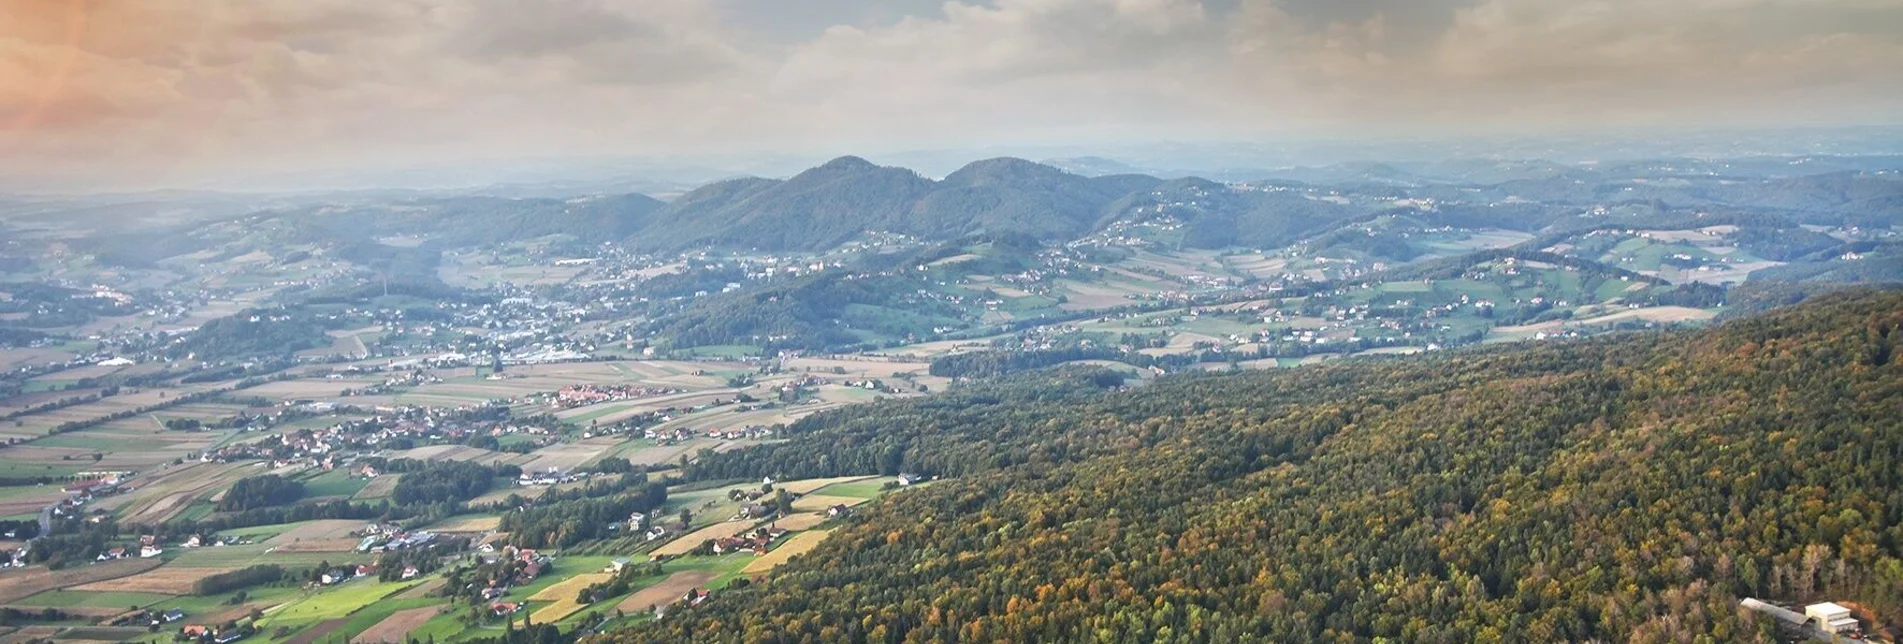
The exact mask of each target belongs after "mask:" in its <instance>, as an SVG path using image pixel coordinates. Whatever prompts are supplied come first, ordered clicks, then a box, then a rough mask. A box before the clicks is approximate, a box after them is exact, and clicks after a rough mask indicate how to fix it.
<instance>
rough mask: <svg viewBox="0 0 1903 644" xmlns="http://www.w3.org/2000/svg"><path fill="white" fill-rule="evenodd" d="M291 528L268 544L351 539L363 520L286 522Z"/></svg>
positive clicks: (277, 544) (272, 538)
mask: <svg viewBox="0 0 1903 644" xmlns="http://www.w3.org/2000/svg"><path fill="white" fill-rule="evenodd" d="M286 525H288V526H290V528H289V529H287V530H284V531H283V532H279V533H278V534H277V536H274V537H271V539H270V540H268V541H265V543H266V544H268V545H273V546H284V545H290V544H293V543H297V542H300V541H325V540H332V539H350V538H352V537H351V536H350V532H351V531H352V530H356V529H359V528H362V527H363V526H364V522H363V521H357V520H352V519H319V520H316V521H303V522H299V523H292V524H286Z"/></svg>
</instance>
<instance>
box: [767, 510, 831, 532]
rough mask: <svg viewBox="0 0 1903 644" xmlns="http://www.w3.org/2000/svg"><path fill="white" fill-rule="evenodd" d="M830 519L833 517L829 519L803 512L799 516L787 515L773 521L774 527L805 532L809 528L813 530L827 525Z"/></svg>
mask: <svg viewBox="0 0 1903 644" xmlns="http://www.w3.org/2000/svg"><path fill="white" fill-rule="evenodd" d="M828 518H831V517H828V516H826V515H824V514H821V513H818V512H801V513H799V514H792V515H787V516H784V517H780V518H778V519H775V520H774V521H773V525H775V526H778V527H781V528H785V529H787V530H794V531H798V530H805V529H807V528H811V527H813V526H816V525H819V524H821V523H825V522H826V519H828Z"/></svg>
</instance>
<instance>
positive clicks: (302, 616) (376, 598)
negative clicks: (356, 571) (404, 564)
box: [260, 579, 421, 632]
mask: <svg viewBox="0 0 1903 644" xmlns="http://www.w3.org/2000/svg"><path fill="white" fill-rule="evenodd" d="M419 583H421V582H419V581H416V580H411V581H401V582H379V581H375V580H372V579H358V580H354V581H348V582H344V583H342V584H339V585H337V586H334V587H330V588H325V589H322V590H317V591H313V592H310V593H308V594H306V595H305V596H304V597H303V598H302V599H298V600H295V601H292V602H290V603H289V604H286V605H284V606H283V607H281V608H278V609H276V610H273V611H271V612H270V614H268V615H266V616H265V618H264V619H263V620H262V621H261V622H260V626H261V627H262V628H263V629H264V630H265V631H266V632H270V631H271V630H274V629H276V628H277V627H279V626H288V627H291V628H293V629H297V628H302V627H306V626H310V625H312V624H316V623H317V622H321V621H324V620H327V619H335V618H339V617H344V616H347V615H350V614H351V613H355V612H357V611H358V610H360V609H362V608H363V607H365V606H369V605H371V604H375V603H378V602H381V601H382V600H384V598H386V597H389V596H391V595H394V594H396V593H400V592H403V591H405V590H408V589H409V588H410V587H412V586H415V585H417V584H419ZM386 603H388V602H386ZM371 623H373V624H374V623H375V622H371ZM368 626H369V625H368V624H366V625H365V627H368Z"/></svg>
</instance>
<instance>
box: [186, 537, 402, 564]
mask: <svg viewBox="0 0 1903 644" xmlns="http://www.w3.org/2000/svg"><path fill="white" fill-rule="evenodd" d="M271 549H272V546H268V545H265V544H262V543H254V544H250V545H244V546H224V547H218V548H193V549H191V550H180V551H179V554H178V555H177V556H176V557H174V558H172V563H171V564H170V565H174V566H182V567H186V568H241V567H244V566H251V565H257V564H278V565H280V566H286V567H296V568H309V567H312V566H316V565H318V564H320V563H324V562H330V563H332V564H343V563H366V564H367V563H370V562H371V560H372V559H373V557H372V556H371V555H366V554H358V553H355V552H265V551H266V550H271ZM168 552H169V551H168Z"/></svg>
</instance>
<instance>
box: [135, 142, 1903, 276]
mask: <svg viewBox="0 0 1903 644" xmlns="http://www.w3.org/2000/svg"><path fill="white" fill-rule="evenodd" d="M1054 162H1055V163H1058V164H1060V165H1049V164H1042V163H1034V162H1031V161H1026V160H1023V159H1017V158H1009V157H1001V158H994V159H986V160H982V161H977V162H973V163H970V164H967V165H966V166H964V167H963V168H960V169H958V170H956V171H954V172H952V173H950V174H949V175H947V176H945V178H943V179H941V180H933V179H931V178H928V177H925V176H922V175H920V174H919V173H917V172H914V171H912V170H908V169H905V168H898V167H889V166H880V165H876V164H873V163H871V162H869V161H866V160H865V159H862V158H859V157H852V156H846V157H840V158H838V159H834V160H832V161H829V162H827V163H825V164H822V165H819V166H817V167H813V168H810V169H807V170H805V171H803V172H800V173H798V174H796V175H794V176H792V177H789V178H786V179H768V178H758V177H748V178H738V179H730V180H725V181H719V182H715V183H711V184H707V185H704V186H701V187H699V188H697V189H694V190H691V191H689V192H687V193H685V194H682V195H680V196H679V197H677V198H675V199H673V200H671V201H665V202H664V201H661V200H658V199H655V198H652V197H649V196H647V195H642V194H638V193H628V194H615V195H605V196H589V197H575V198H567V199H558V198H507V197H491V196H416V195H409V196H404V195H389V196H387V197H385V198H376V196H375V195H370V194H355V195H346V196H341V197H340V198H339V200H337V201H334V202H330V203H318V204H315V205H313V202H309V201H306V202H304V203H301V204H296V205H290V206H289V207H283V208H281V209H274V210H270V211H267V212H263V213H258V214H256V215H250V216H247V219H246V220H247V221H255V222H271V223H274V224H276V225H275V226H270V227H267V228H270V229H272V230H275V231H277V232H276V233H274V234H276V235H278V236H279V237H278V238H277V241H278V242H280V243H293V244H295V243H335V242H339V241H350V240H355V242H356V243H363V242H370V241H372V240H378V239H387V238H391V237H406V238H413V239H415V240H418V242H420V243H425V244H428V245H429V246H431V247H440V248H453V247H467V246H479V245H487V244H495V243H506V242H511V241H519V240H525V239H533V238H538V237H545V236H550V235H564V236H569V237H572V238H574V239H575V240H576V241H578V242H580V243H583V244H589V245H593V244H600V243H608V242H613V243H622V244H627V245H628V246H630V247H633V248H636V249H641V250H647V251H659V252H667V251H680V250H686V249H693V248H726V249H751V250H760V251H768V252H780V251H821V250H827V249H831V248H835V247H838V246H839V245H840V244H843V243H846V242H849V241H851V240H854V239H857V238H861V237H863V236H865V235H867V234H868V233H896V234H903V235H909V236H912V237H915V238H919V239H922V240H926V241H942V240H950V239H956V238H960V237H964V236H969V235H974V234H990V235H1018V236H1025V237H1028V238H1032V239H1036V240H1039V241H1044V242H1064V241H1071V240H1076V239H1080V238H1083V237H1086V236H1089V235H1093V234H1100V233H1101V234H1112V235H1119V234H1123V232H1122V231H1124V230H1125V229H1127V228H1128V226H1131V225H1138V224H1146V223H1149V224H1157V225H1158V226H1161V227H1164V228H1167V229H1169V230H1170V231H1171V232H1170V233H1169V234H1170V235H1173V236H1174V237H1173V239H1175V240H1176V241H1175V242H1174V243H1175V244H1178V245H1180V246H1183V247H1188V248H1204V249H1220V248H1232V247H1252V248H1274V247H1279V246H1283V245H1286V244H1289V243H1291V242H1294V241H1297V240H1300V239H1303V238H1306V237H1309V236H1313V235H1317V234H1320V233H1324V232H1328V231H1330V230H1332V229H1334V228H1336V227H1338V226H1340V225H1342V224H1344V223H1347V222H1353V221H1358V220H1360V219H1361V218H1364V217H1367V216H1369V215H1371V214H1375V213H1379V212H1385V211H1392V210H1397V209H1398V210H1406V211H1409V212H1416V213H1418V215H1419V216H1422V217H1426V218H1428V219H1430V220H1436V221H1438V222H1439V223H1440V225H1457V226H1468V227H1492V228H1508V229H1515V230H1523V231H1527V232H1537V231H1540V230H1542V229H1543V228H1545V227H1547V226H1550V225H1557V222H1562V221H1567V220H1569V219H1570V218H1575V217H1577V216H1578V215H1579V214H1580V213H1582V212H1585V211H1587V210H1589V209H1591V208H1594V207H1598V206H1602V205H1616V204H1646V208H1648V209H1649V210H1652V211H1661V212H1662V211H1663V210H1671V211H1676V212H1681V213H1685V214H1693V213H1697V212H1711V213H1713V214H1740V213H1751V214H1759V215H1765V216H1772V217H1775V218H1777V219H1779V220H1781V221H1784V222H1785V224H1786V225H1795V224H1826V225H1838V224H1849V225H1866V226H1869V225H1875V226H1888V225H1893V224H1895V223H1896V222H1897V219H1898V213H1899V212H1900V211H1903V175H1899V174H1898V173H1897V172H1896V171H1895V170H1894V168H1898V167H1903V157H1878V156H1873V157H1779V158H1755V157H1753V158H1746V159H1742V160H1731V161H1712V160H1696V159H1660V160H1651V161H1643V162H1625V163H1619V164H1607V165H1599V164H1579V165H1567V164H1561V163H1555V162H1548V161H1539V160H1531V161H1506V160H1472V159H1466V160H1455V161H1444V162H1437V163H1427V164H1423V163H1397V164H1377V163H1355V164H1341V165H1334V166H1325V167H1318V168H1294V169H1288V170H1283V171H1278V172H1274V173H1271V174H1270V175H1269V176H1264V177H1261V178H1259V179H1256V180H1252V181H1250V182H1248V183H1246V184H1236V183H1219V182H1216V181H1210V180H1206V179H1202V178H1196V177H1187V178H1177V179H1168V180H1166V179H1163V178H1158V177H1156V176H1151V175H1146V174H1132V173H1126V172H1120V171H1122V170H1129V169H1130V167H1129V166H1126V165H1123V164H1121V163H1119V162H1116V161H1112V160H1110V159H1104V158H1092V157H1079V158H1069V159H1062V160H1057V161H1054ZM1060 166H1061V167H1060ZM1106 171H1112V172H1110V173H1107V174H1097V173H1100V172H1106ZM227 216H231V215H227ZM179 224H181V225H180V226H179V227H178V228H176V229H175V230H174V231H173V234H171V235H168V236H166V237H165V238H163V239H159V240H155V239H154V238H153V237H151V236H150V235H149V234H147V233H140V234H138V235H137V236H132V235H127V236H126V238H125V239H122V240H118V241H119V242H121V243H117V244H116V247H117V248H116V251H115V252H111V253H106V255H107V257H106V259H107V261H127V262H133V263H144V262H149V261H153V260H156V259H158V258H160V257H164V256H173V255H177V254H183V253H188V252H195V251H196V250H200V249H201V248H203V247H209V245H211V244H213V243H214V240H211V239H208V238H206V235H205V234H204V233H202V232H199V229H200V226H198V225H196V224H189V223H186V221H180V222H179ZM194 238H198V239H200V241H196V242H195V241H193V239H194ZM102 239H103V240H105V241H106V242H108V243H110V242H112V241H113V237H112V236H110V235H107V236H104V237H102ZM418 242H412V243H418ZM115 258H123V259H117V260H116V259H115Z"/></svg>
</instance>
